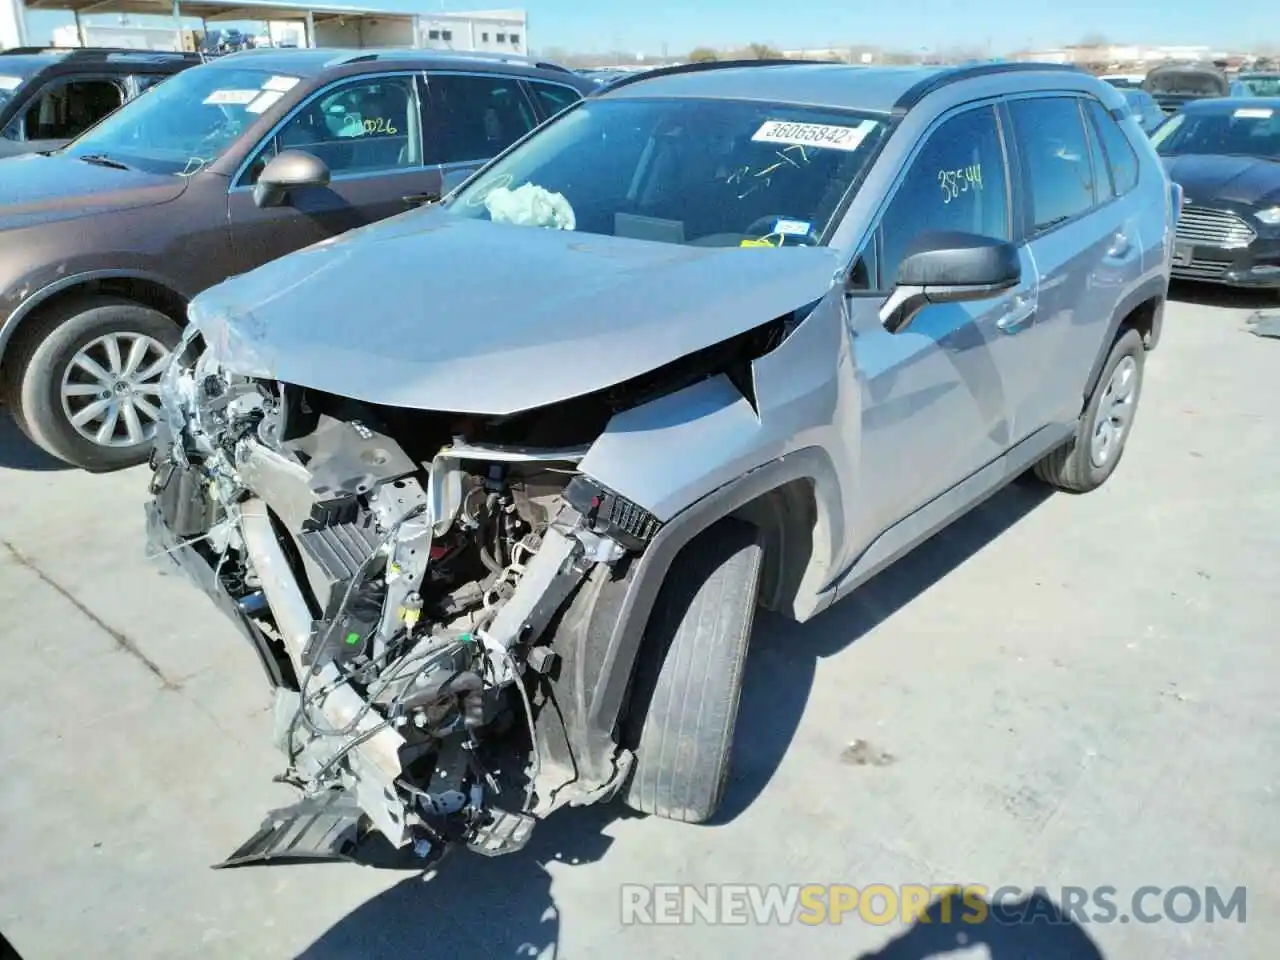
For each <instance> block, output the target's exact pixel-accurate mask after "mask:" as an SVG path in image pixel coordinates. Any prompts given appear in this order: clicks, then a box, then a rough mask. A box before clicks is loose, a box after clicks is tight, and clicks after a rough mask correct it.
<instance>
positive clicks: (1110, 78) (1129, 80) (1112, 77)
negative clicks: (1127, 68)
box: [1098, 73, 1147, 90]
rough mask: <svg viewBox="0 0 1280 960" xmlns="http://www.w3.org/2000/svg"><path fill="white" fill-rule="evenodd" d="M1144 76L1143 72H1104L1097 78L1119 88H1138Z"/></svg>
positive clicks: (1140, 86)
mask: <svg viewBox="0 0 1280 960" xmlns="http://www.w3.org/2000/svg"><path fill="white" fill-rule="evenodd" d="M1146 76H1147V75H1146V74H1145V73H1104V74H1102V76H1100V77H1099V78H1098V79H1100V80H1105V81H1106V82H1107V83H1109V84H1111V85H1112V86H1113V87H1119V88H1120V89H1121V90H1140V89H1141V88H1142V81H1143V80H1144V79H1145V78H1146Z"/></svg>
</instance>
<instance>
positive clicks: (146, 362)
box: [6, 297, 180, 473]
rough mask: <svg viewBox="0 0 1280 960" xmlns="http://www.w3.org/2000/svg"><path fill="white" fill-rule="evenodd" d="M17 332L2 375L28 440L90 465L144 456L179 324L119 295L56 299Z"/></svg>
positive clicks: (125, 463) (103, 466)
mask: <svg viewBox="0 0 1280 960" xmlns="http://www.w3.org/2000/svg"><path fill="white" fill-rule="evenodd" d="M30 324H31V325H30V326H29V327H27V328H25V329H23V330H22V331H21V332H20V333H19V335H18V336H19V342H18V343H17V344H15V348H14V355H13V359H12V362H11V365H10V371H11V372H10V374H9V377H8V384H7V394H8V395H7V397H6V399H7V400H8V402H9V404H10V406H11V407H12V408H13V414H14V419H15V420H17V422H18V426H19V427H21V429H22V431H23V433H25V434H26V435H27V436H28V437H29V438H30V439H31V441H32V442H33V443H35V444H36V445H37V446H39V447H40V448H41V449H43V450H45V451H46V452H47V453H49V454H51V455H53V456H55V457H57V458H58V459H59V460H63V461H65V462H67V463H69V464H71V465H72V466H76V467H80V468H82V469H84V470H88V471H90V472H93V473H103V472H107V471H111V470H120V469H123V468H125V467H131V466H135V465H136V464H139V463H142V462H144V461H145V460H146V459H147V457H148V456H150V453H151V448H152V442H153V440H154V436H155V428H156V424H157V422H158V421H159V419H160V383H159V381H160V376H161V374H162V373H163V372H164V368H165V366H166V364H167V362H168V358H169V355H170V354H171V353H172V351H173V349H174V347H175V346H177V344H178V340H179V337H180V331H179V329H178V326H177V324H175V323H174V322H173V321H172V320H171V319H169V318H168V317H167V316H165V315H164V314H163V313H160V312H159V311H156V310H152V309H150V308H149V307H144V306H142V305H141V304H139V303H135V302H134V301H131V300H125V299H123V298H118V297H88V298H84V299H77V300H74V301H69V302H67V303H61V304H56V305H55V306H53V307H52V308H50V309H49V310H48V311H46V312H45V313H44V314H43V315H41V316H39V317H33V318H32V319H31V321H30Z"/></svg>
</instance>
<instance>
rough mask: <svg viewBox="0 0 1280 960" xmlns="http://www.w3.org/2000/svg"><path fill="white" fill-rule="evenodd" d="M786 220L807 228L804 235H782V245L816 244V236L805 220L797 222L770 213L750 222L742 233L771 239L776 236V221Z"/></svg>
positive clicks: (790, 218) (794, 219) (793, 218)
mask: <svg viewBox="0 0 1280 960" xmlns="http://www.w3.org/2000/svg"><path fill="white" fill-rule="evenodd" d="M780 220H786V221H788V222H790V223H803V224H805V226H806V227H807V228H808V229H807V230H806V232H805V233H802V234H801V233H784V234H782V245H785V244H786V243H788V242H789V241H790V242H792V243H796V244H802V245H809V246H812V245H814V244H816V243H817V242H818V234H817V233H816V232H815V231H814V229H813V224H811V223H809V222H808V221H805V220H797V219H796V218H795V217H787V216H783V215H782V214H780V213H770V214H767V215H766V216H763V217H759V218H757V219H755V220H752V221H751V223H750V224H748V226H747V229H746V230H744V231H742V232H743V233H745V234H746V235H747V236H749V237H771V236H776V235H777V234H776V231H775V229H774V228H775V227H776V226H777V224H778V221H780Z"/></svg>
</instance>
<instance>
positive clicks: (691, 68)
mask: <svg viewBox="0 0 1280 960" xmlns="http://www.w3.org/2000/svg"><path fill="white" fill-rule="evenodd" d="M816 63H824V64H833V63H843V61H841V60H790V59H787V58H785V57H773V58H768V59H764V60H708V61H705V62H702V63H677V64H675V65H673V66H670V67H654V68H653V69H652V70H637V71H635V72H634V73H630V74H627V75H626V76H622V77H619V78H618V79H617V80H614V81H613V82H612V83H610V84H608V85H606V86H604V87H601V88H600V90H598V91H596V93H605V92H609V93H612V92H613V91H614V90H617V89H618V88H619V87H625V86H626V85H627V84H630V83H636V82H638V81H640V80H652V79H653V78H654V77H669V76H672V75H674V74H677V73H703V72H704V71H707V70H727V69H730V68H732V67H781V66H796V65H798V64H816Z"/></svg>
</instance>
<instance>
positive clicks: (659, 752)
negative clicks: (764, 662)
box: [625, 520, 764, 823]
mask: <svg viewBox="0 0 1280 960" xmlns="http://www.w3.org/2000/svg"><path fill="white" fill-rule="evenodd" d="M763 559H764V548H763V545H762V542H761V538H760V534H759V531H758V530H757V529H756V528H755V527H753V526H751V525H750V524H747V523H744V522H742V521H739V520H722V521H720V522H719V523H717V524H715V525H714V526H713V527H711V528H710V529H709V530H707V531H705V532H703V533H702V534H700V535H699V536H697V537H696V538H694V540H693V541H692V542H690V543H689V544H688V546H686V547H685V548H684V550H683V551H681V553H680V554H679V555H678V556H677V557H676V559H675V562H674V563H672V565H671V569H670V570H669V571H668V572H667V577H666V581H665V582H664V583H663V585H662V589H661V591H660V592H659V594H658V597H657V600H656V602H655V603H654V608H653V613H652V615H651V617H650V620H649V624H648V626H647V628H646V630H645V637H644V643H643V646H642V647H641V656H640V663H639V665H638V667H637V674H636V677H635V684H634V686H633V688H632V689H633V693H632V700H631V712H630V715H629V718H628V723H627V734H628V736H627V742H628V743H629V744H631V745H633V746H634V747H635V753H636V761H635V769H634V770H633V772H632V775H631V778H630V780H629V782H628V784H627V788H626V794H625V799H626V803H627V805H628V806H630V807H632V808H633V809H635V810H639V811H640V812H641V813H651V814H656V815H657V816H660V817H665V818H667V819H670V820H682V821H684V822H686V823H701V822H703V821H705V820H708V819H709V818H710V817H711V816H712V815H713V814H714V813H715V811H716V808H717V807H718V806H719V805H720V798H721V796H722V794H723V793H724V785H725V781H726V779H727V777H728V774H729V758H730V754H731V752H732V747H733V729H734V725H735V723H736V721H737V717H738V701H739V698H740V697H741V694H742V669H743V664H744V663H745V662H746V656H747V646H748V643H749V642H750V639H751V628H752V624H753V623H754V621H755V611H756V601H757V597H758V593H759V586H760V570H761V566H762V561H763Z"/></svg>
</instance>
